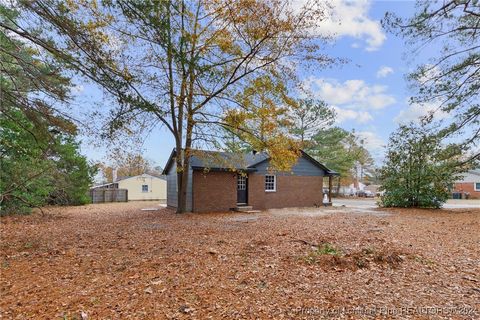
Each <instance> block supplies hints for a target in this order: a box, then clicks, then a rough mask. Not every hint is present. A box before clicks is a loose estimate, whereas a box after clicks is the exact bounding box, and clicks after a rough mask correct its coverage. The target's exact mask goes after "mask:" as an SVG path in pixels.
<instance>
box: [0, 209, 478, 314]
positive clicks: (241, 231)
mask: <svg viewBox="0 0 480 320" xmlns="http://www.w3.org/2000/svg"><path fill="white" fill-rule="evenodd" d="M146 207H152V203H128V204H110V205H106V204H101V205H90V206H86V207H69V208H54V209H52V210H50V211H51V213H50V214H48V215H47V216H45V217H42V216H40V215H32V216H24V217H21V216H17V217H6V218H2V225H1V252H2V259H1V261H0V272H1V281H0V288H1V295H2V296H1V300H0V307H1V315H2V316H3V318H4V319H10V318H14V319H32V318H35V319H39V318H44V319H53V318H55V317H58V318H61V317H68V319H73V318H76V319H82V318H84V319H85V318H88V319H104V318H110V319H161V318H170V319H177V318H196V319H205V318H209V317H211V318H214V319H217V318H228V319H231V318H234V319H235V318H237V319H243V318H287V319H288V318H302V317H310V318H312V316H313V317H314V318H318V319H321V318H331V319H337V318H342V317H344V318H354V319H357V318H372V317H382V314H381V313H375V314H366V313H360V314H354V315H352V314H348V313H345V312H343V313H342V312H337V313H332V314H327V313H324V311H325V310H330V311H331V310H337V309H338V308H346V309H345V310H348V308H358V307H362V308H374V307H376V308H382V307H388V308H404V307H427V306H437V307H455V308H457V309H455V310H457V311H458V310H461V309H459V308H461V307H462V306H464V307H465V306H468V307H472V308H476V312H477V313H476V315H475V314H472V313H470V314H461V313H460V312H456V313H455V314H453V313H452V314H447V313H444V314H436V315H435V317H437V318H452V317H453V318H465V319H473V318H475V317H479V316H480V314H479V312H480V303H479V301H480V291H479V290H480V284H479V281H480V277H479V274H480V263H479V261H480V260H479V259H480V210H476V211H475V210H456V211H433V210H390V211H389V213H391V215H371V214H358V213H352V212H348V210H345V212H336V213H334V214H328V215H318V216H315V215H312V216H306V215H288V214H287V215H285V214H282V215H274V214H271V213H261V214H256V215H247V214H231V213H228V214H185V215H176V214H174V213H173V212H171V211H169V210H167V209H162V210H159V211H142V210H141V208H146ZM315 210H318V211H319V212H320V211H321V210H326V212H327V213H328V210H329V209H315ZM325 244H328V245H329V246H328V247H325ZM312 257H313V258H312ZM309 258H312V259H309ZM315 308H316V309H315ZM305 310H307V311H308V312H306V311H305ZM312 310H313V311H315V312H317V313H315V312H313V311H312ZM469 310H470V309H469ZM312 312H313V313H312ZM392 317H393V318H395V317H396V318H398V319H404V318H409V317H410V318H415V319H417V318H422V317H423V318H428V317H427V316H426V315H423V314H418V313H413V314H392V315H390V316H389V318H392Z"/></svg>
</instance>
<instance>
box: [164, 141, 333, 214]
mask: <svg viewBox="0 0 480 320" xmlns="http://www.w3.org/2000/svg"><path fill="white" fill-rule="evenodd" d="M175 156H176V152H175V149H174V150H173V151H172V153H171V155H170V158H169V159H168V161H167V164H166V166H165V169H164V171H163V174H165V175H166V177H167V205H168V206H169V207H171V208H176V207H177V174H176V165H175ZM188 173H189V180H188V184H187V211H191V212H221V211H228V210H232V209H233V210H235V209H237V210H238V209H240V210H241V209H245V208H248V209H250V208H251V209H255V210H264V209H269V208H285V207H313V206H320V205H322V200H323V198H324V193H323V186H324V183H323V181H324V178H325V177H328V180H329V187H330V188H329V190H331V186H332V177H333V176H336V175H338V174H337V173H336V172H334V171H332V170H330V169H328V168H327V167H325V166H324V165H323V164H321V163H319V162H318V161H316V160H315V159H313V158H312V157H310V156H309V155H308V154H306V153H305V152H303V151H301V156H300V157H299V158H298V160H297V162H296V164H295V165H294V166H293V167H292V170H291V172H274V171H272V170H271V168H270V158H269V157H268V155H267V154H265V153H244V154H236V153H228V152H218V151H204V150H195V151H194V155H192V156H191V157H190V168H189V171H188ZM328 199H329V204H331V192H329V194H328Z"/></svg>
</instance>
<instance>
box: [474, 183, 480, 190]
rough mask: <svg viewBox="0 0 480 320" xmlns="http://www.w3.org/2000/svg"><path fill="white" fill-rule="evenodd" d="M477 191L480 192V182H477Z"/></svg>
mask: <svg viewBox="0 0 480 320" xmlns="http://www.w3.org/2000/svg"><path fill="white" fill-rule="evenodd" d="M475 191H480V182H475Z"/></svg>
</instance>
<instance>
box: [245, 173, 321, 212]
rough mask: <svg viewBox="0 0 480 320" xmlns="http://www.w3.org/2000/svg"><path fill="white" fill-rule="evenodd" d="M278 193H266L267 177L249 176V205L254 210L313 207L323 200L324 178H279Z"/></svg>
mask: <svg viewBox="0 0 480 320" xmlns="http://www.w3.org/2000/svg"><path fill="white" fill-rule="evenodd" d="M276 179H277V188H276V189H277V191H276V192H265V176H263V175H259V174H255V173H253V174H249V177H248V205H250V206H253V209H256V210H263V209H269V208H287V207H313V206H314V205H315V204H317V205H321V204H322V200H323V194H322V190H323V177H314V176H280V175H278V176H277V178H276Z"/></svg>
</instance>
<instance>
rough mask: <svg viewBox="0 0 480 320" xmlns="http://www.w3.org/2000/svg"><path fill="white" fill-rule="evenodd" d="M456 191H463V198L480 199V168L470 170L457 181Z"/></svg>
mask: <svg viewBox="0 0 480 320" xmlns="http://www.w3.org/2000/svg"><path fill="white" fill-rule="evenodd" d="M453 192H454V193H461V194H462V198H463V199H465V198H466V197H467V196H468V198H469V199H480V169H476V170H470V171H468V172H466V173H464V174H463V175H462V178H461V179H460V180H458V181H456V182H455V185H454V191H453Z"/></svg>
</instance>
